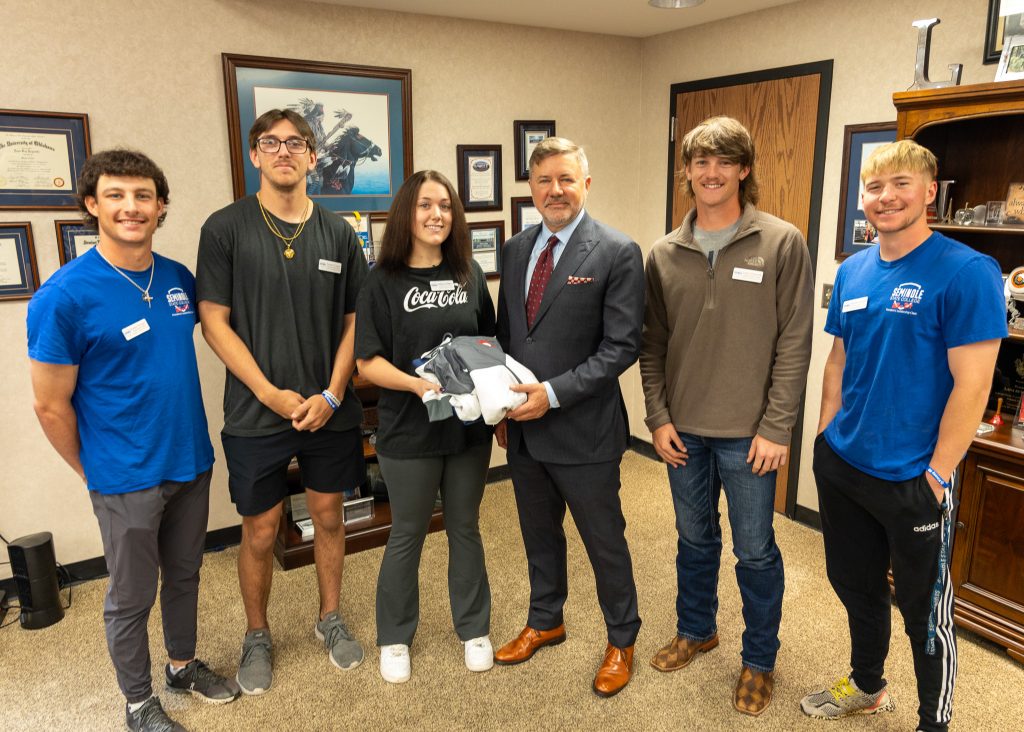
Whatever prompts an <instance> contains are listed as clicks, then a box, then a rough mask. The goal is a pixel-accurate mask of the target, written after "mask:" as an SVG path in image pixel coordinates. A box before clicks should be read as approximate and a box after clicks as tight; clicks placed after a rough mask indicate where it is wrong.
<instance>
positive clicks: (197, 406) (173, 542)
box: [28, 150, 240, 731]
mask: <svg viewBox="0 0 1024 732" xmlns="http://www.w3.org/2000/svg"><path fill="white" fill-rule="evenodd" d="M167 201H168V186H167V179H166V178H165V177H164V174H163V172H162V171H161V170H160V168H158V167H157V166H156V165H155V164H154V163H153V161H152V160H150V159H149V158H147V157H146V156H145V155H142V154H140V153H137V152H133V151H130V150H108V151H106V152H102V153H99V154H97V155H95V156H93V157H92V158H90V159H89V160H88V161H87V162H86V164H85V166H84V167H83V169H82V175H81V178H80V180H79V206H80V207H81V209H82V212H83V218H84V220H85V223H86V224H89V225H92V226H95V227H97V228H98V230H99V244H98V245H97V246H96V247H95V248H94V249H91V250H90V251H88V252H86V253H85V254H84V255H82V256H81V257H78V258H76V259H74V260H72V261H71V262H69V263H68V264H67V265H65V266H64V267H62V268H61V269H59V270H58V271H57V272H56V273H55V274H54V275H53V276H52V277H50V279H49V280H47V281H46V283H45V284H44V285H43V286H42V287H41V288H40V289H39V291H38V292H37V293H36V295H35V297H33V298H32V301H31V302H30V303H29V307H28V352H29V357H30V358H31V374H32V388H33V391H34V393H35V410H36V415H37V416H38V417H39V423H40V424H41V425H42V428H43V432H45V433H46V437H47V438H48V439H49V440H50V443H51V444H52V445H53V447H54V448H55V449H56V450H57V452H58V453H59V454H60V456H61V457H62V458H63V459H64V460H65V461H66V462H67V464H68V465H70V466H71V468H72V469H73V470H74V471H75V472H76V473H77V474H78V475H79V477H81V479H82V480H83V481H84V482H85V484H86V486H87V487H88V489H89V497H90V498H91V499H92V504H93V511H94V512H95V514H96V518H97V520H98V521H99V526H100V533H101V535H102V538H103V553H104V556H105V557H106V561H107V570H108V571H109V573H110V585H109V588H108V591H107V597H106V602H105V605H104V611H103V617H104V620H105V622H106V631H107V647H108V649H109V651H110V658H111V660H112V661H113V663H114V669H115V670H116V672H117V681H118V685H119V686H120V687H121V691H122V693H123V694H124V696H125V699H126V700H127V708H126V722H127V725H128V728H129V729H130V730H161V731H166V730H182V729H184V728H183V727H182V726H181V725H179V724H176V723H174V722H173V721H172V720H170V719H169V718H168V717H167V715H166V714H165V713H164V711H163V708H162V706H161V704H160V700H159V698H157V697H155V696H153V690H152V679H151V677H150V657H149V638H148V634H147V631H146V621H147V618H148V617H149V612H150V609H151V608H152V606H153V602H154V600H155V598H156V590H157V578H158V576H159V575H160V574H161V573H162V574H163V580H162V583H161V587H160V607H161V611H162V621H163V631H164V645H165V647H166V649H167V655H168V661H169V663H168V664H167V666H166V668H165V676H166V688H167V690H168V691H169V692H173V693H182V694H187V693H192V694H194V695H196V696H198V697H199V698H201V699H203V700H204V701H207V702H211V703H216V704H223V703H227V702H230V701H233V700H234V699H235V698H237V697H238V695H239V693H240V691H239V689H238V686H237V684H236V683H235V682H234V681H228V680H226V679H224V678H223V677H221V676H220V675H218V674H217V673H215V672H213V671H212V670H210V669H209V668H208V667H207V666H206V664H204V663H203V662H202V661H200V660H199V659H197V658H196V657H195V648H196V613H197V606H198V598H199V568H200V566H201V565H202V561H203V542H204V539H205V537H206V523H207V515H208V513H209V488H210V473H211V469H212V466H213V447H212V445H211V444H210V436H209V432H208V430H207V425H206V414H205V413H204V411H203V400H202V395H201V393H200V389H199V371H198V368H197V366H196V354H195V348H194V346H193V342H192V332H193V330H194V329H195V325H196V322H197V319H196V310H195V280H194V278H193V277H192V274H191V273H190V272H189V271H188V270H187V269H186V268H185V267H184V266H182V265H181V264H178V263H177V262H174V261H171V260H170V259H166V258H165V257H161V256H160V255H158V254H154V253H153V251H152V249H153V232H154V231H156V228H157V227H158V226H159V225H160V224H161V223H163V220H164V217H165V216H166V207H167Z"/></svg>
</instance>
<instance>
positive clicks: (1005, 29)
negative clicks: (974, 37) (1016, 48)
mask: <svg viewBox="0 0 1024 732" xmlns="http://www.w3.org/2000/svg"><path fill="white" fill-rule="evenodd" d="M1021 34H1024V2H1022V0H988V23H987V24H986V26H985V54H984V56H983V57H982V63H986V64H994V63H997V62H998V61H999V57H1000V56H1001V55H1002V53H1003V47H1004V45H1005V43H1006V41H1007V39H1008V38H1009V37H1010V36H1015V35H1021Z"/></svg>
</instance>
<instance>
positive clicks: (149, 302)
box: [96, 247, 156, 308]
mask: <svg viewBox="0 0 1024 732" xmlns="http://www.w3.org/2000/svg"><path fill="white" fill-rule="evenodd" d="M96 253H97V254H99V255H100V259H102V260H103V261H104V262H106V263H107V264H109V265H110V266H111V267H113V268H114V271H115V272H117V273H118V274H119V275H121V276H122V277H124V278H125V279H126V280H128V281H129V282H131V283H132V286H133V287H135V289H136V290H138V291H139V292H141V293H142V301H143V302H145V303H146V304H147V305H148V306H149V307H150V308H152V307H153V298H152V297H151V296H150V294H149V288H150V287H152V286H153V273H154V272H156V257H154V256H153V255H152V254H150V255H149V256H150V257H151V260H150V264H149V284H148V285H146V289H142V286H141V285H140V284H139V283H138V282H136V281H135V280H133V279H132V278H131V277H129V276H128V275H126V274H125V273H124V272H122V271H121V268H120V267H118V266H117V265H116V264H114V263H113V262H111V261H110V260H109V259H107V258H106V257H104V256H103V252H101V251H100V250H99V247H97V248H96Z"/></svg>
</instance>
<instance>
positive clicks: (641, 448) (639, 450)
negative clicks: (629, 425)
mask: <svg viewBox="0 0 1024 732" xmlns="http://www.w3.org/2000/svg"><path fill="white" fill-rule="evenodd" d="M629 449H630V450H632V451H633V452H635V453H636V454H637V455H643V456H644V457H645V458H648V459H650V460H654V461H656V462H659V463H660V462H661V461H662V460H661V458H660V457H658V453H657V452H655V450H654V445H652V444H651V443H650V442H648V441H647V440H645V439H643V438H641V437H637V436H636V435H630V436H629Z"/></svg>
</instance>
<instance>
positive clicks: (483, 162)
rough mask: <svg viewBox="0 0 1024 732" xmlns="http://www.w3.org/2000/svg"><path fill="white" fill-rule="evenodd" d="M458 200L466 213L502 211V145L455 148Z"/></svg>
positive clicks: (458, 146)
mask: <svg viewBox="0 0 1024 732" xmlns="http://www.w3.org/2000/svg"><path fill="white" fill-rule="evenodd" d="M455 159H456V165H458V166H459V167H458V176H457V184H458V188H459V199H460V200H461V201H462V207H463V208H465V209H466V211H500V210H501V206H502V203H501V201H502V199H501V145H456V146H455Z"/></svg>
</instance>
